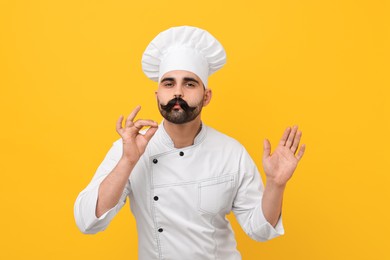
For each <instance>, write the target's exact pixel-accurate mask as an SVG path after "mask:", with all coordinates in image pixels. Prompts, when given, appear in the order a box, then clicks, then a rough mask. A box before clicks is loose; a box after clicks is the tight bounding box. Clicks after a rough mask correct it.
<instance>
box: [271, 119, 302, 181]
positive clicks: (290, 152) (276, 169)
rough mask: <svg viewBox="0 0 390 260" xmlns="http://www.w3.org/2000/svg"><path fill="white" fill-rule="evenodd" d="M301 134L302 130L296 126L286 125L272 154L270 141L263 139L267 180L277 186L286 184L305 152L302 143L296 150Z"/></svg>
mask: <svg viewBox="0 0 390 260" xmlns="http://www.w3.org/2000/svg"><path fill="white" fill-rule="evenodd" d="M301 136H302V132H301V131H298V127H297V126H294V127H293V128H291V127H288V128H287V129H286V131H285V132H284V134H283V136H282V138H281V139H280V142H279V145H278V147H277V148H276V149H275V151H274V152H273V153H272V154H271V144H270V142H269V141H268V140H267V139H266V140H264V154H263V167H264V172H265V174H266V176H267V182H268V181H271V182H273V183H274V184H277V185H279V186H285V185H286V183H287V181H288V180H289V179H290V178H291V176H292V175H293V173H294V171H295V168H296V167H297V165H298V162H299V160H300V159H301V158H302V156H303V153H304V152H305V145H302V146H301V147H300V148H299V151H298V146H299V142H300V140H301ZM297 151H298V153H297V154H296V152H297Z"/></svg>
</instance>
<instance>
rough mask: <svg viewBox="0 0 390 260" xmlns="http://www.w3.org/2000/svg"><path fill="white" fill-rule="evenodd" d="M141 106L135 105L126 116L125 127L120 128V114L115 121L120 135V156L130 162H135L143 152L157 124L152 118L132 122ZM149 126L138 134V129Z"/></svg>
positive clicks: (121, 119) (121, 118)
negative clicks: (121, 142) (121, 148)
mask: <svg viewBox="0 0 390 260" xmlns="http://www.w3.org/2000/svg"><path fill="white" fill-rule="evenodd" d="M140 110H141V106H137V107H136V108H135V109H134V110H133V111H132V112H131V113H130V115H129V116H128V117H127V119H126V122H125V127H123V128H122V121H123V116H122V115H121V116H120V117H119V119H118V121H117V123H116V131H117V132H118V134H119V135H120V136H121V137H122V141H123V154H122V158H124V159H126V160H128V161H129V162H131V163H136V162H137V161H138V160H139V158H140V157H141V155H142V154H143V153H144V152H145V149H146V145H147V144H148V142H149V141H150V139H151V138H152V136H153V135H154V134H155V133H156V131H157V128H158V124H157V123H156V122H154V121H153V120H141V119H140V120H137V121H135V122H133V120H134V118H135V117H136V116H137V114H138V112H139V111H140ZM148 126H149V127H150V128H149V129H148V130H147V131H146V133H145V134H140V133H139V131H140V130H141V129H142V128H143V127H148Z"/></svg>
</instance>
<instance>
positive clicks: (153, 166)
mask: <svg viewBox="0 0 390 260" xmlns="http://www.w3.org/2000/svg"><path fill="white" fill-rule="evenodd" d="M121 155H122V140H121V139H119V140H117V141H116V142H114V144H113V146H112V148H111V149H110V150H109V152H108V153H107V155H106V157H105V159H104V160H103V162H102V163H101V164H100V166H99V167H98V169H97V171H96V173H95V175H94V177H93V179H92V181H91V182H90V183H89V185H88V186H87V187H86V188H85V189H84V190H83V191H82V192H81V193H80V194H79V196H78V197H77V199H76V202H75V206H74V214H75V220H76V223H77V226H78V228H79V229H80V230H81V231H82V232H83V233H87V234H91V233H96V232H99V231H102V230H104V229H106V227H107V226H108V224H109V223H110V221H111V220H112V218H113V217H114V216H115V215H116V214H117V213H118V211H119V210H120V209H121V208H122V207H123V205H124V204H125V202H126V198H127V197H129V198H130V208H131V211H132V212H133V214H134V216H135V219H136V223H137V231H138V256H139V259H142V260H144V259H170V260H171V259H178V260H183V259H186V260H187V259H188V260H196V259H202V260H203V259H223V260H230V259H231V260H236V259H241V255H240V253H239V252H238V250H237V249H236V241H235V237H234V233H233V230H232V228H231V225H230V223H229V221H228V220H227V218H226V215H227V214H229V213H230V212H231V211H233V213H234V214H235V216H236V218H237V221H238V222H239V223H240V225H241V227H242V228H243V230H244V231H245V232H246V234H248V235H249V236H250V237H251V238H253V239H255V240H257V241H265V240H268V239H271V238H274V237H276V236H279V235H282V234H284V228H283V224H282V220H281V218H279V220H278V223H277V224H276V226H275V228H274V227H273V226H272V225H271V224H270V223H268V222H267V220H266V219H265V217H264V215H263V212H262V206H261V203H262V194H263V189H264V188H263V187H264V186H263V183H262V180H261V177H260V175H259V172H258V170H257V167H256V165H255V164H254V162H253V160H252V159H251V157H250V156H249V154H248V153H247V151H246V150H245V148H244V147H243V146H242V145H241V144H240V143H238V142H237V141H236V140H234V139H233V138H231V137H228V136H226V135H224V134H222V133H220V132H218V131H216V130H214V129H213V128H211V127H208V126H206V125H203V126H202V128H201V131H200V132H199V133H198V135H197V136H196V138H195V140H194V144H193V145H191V146H188V147H185V148H175V147H174V144H173V141H172V140H171V138H170V137H169V135H168V134H167V132H166V131H165V129H164V126H163V124H160V126H159V128H158V130H157V132H156V133H155V135H154V136H153V137H152V139H151V140H150V142H149V143H148V145H147V147H146V150H145V153H144V154H143V155H142V156H141V158H140V160H139V161H138V162H137V164H136V165H135V167H134V168H133V171H132V172H131V174H130V177H129V181H128V183H127V185H126V187H125V189H124V190H123V193H122V196H121V198H120V200H119V202H118V204H117V205H116V206H114V207H113V208H112V209H110V210H109V211H107V212H106V213H105V214H103V215H102V216H100V217H99V218H97V217H96V215H95V210H96V202H97V198H98V189H99V185H100V183H101V182H102V181H103V179H104V178H105V177H106V176H107V175H108V174H109V173H110V172H111V170H112V169H113V168H114V167H115V166H116V164H117V163H118V161H119V159H120V158H121Z"/></svg>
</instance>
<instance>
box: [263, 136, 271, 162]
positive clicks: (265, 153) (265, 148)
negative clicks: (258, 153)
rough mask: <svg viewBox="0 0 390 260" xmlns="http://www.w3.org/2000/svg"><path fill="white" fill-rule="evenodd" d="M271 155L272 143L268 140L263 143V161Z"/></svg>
mask: <svg viewBox="0 0 390 260" xmlns="http://www.w3.org/2000/svg"><path fill="white" fill-rule="evenodd" d="M270 154H271V143H270V142H269V141H268V139H264V142H263V159H267V158H268V157H269V155H270Z"/></svg>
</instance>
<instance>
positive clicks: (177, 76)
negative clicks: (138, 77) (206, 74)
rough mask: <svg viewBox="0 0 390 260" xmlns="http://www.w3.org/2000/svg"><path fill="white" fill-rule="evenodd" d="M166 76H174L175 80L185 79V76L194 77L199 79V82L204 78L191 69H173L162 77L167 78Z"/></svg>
mask: <svg viewBox="0 0 390 260" xmlns="http://www.w3.org/2000/svg"><path fill="white" fill-rule="evenodd" d="M165 78H173V79H175V80H178V79H183V78H194V79H196V80H198V81H199V82H201V81H202V80H201V79H200V78H199V77H198V76H197V75H196V74H195V73H193V72H191V71H187V70H172V71H168V72H167V73H165V74H164V75H163V76H162V77H161V79H160V81H161V80H163V79H165Z"/></svg>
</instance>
